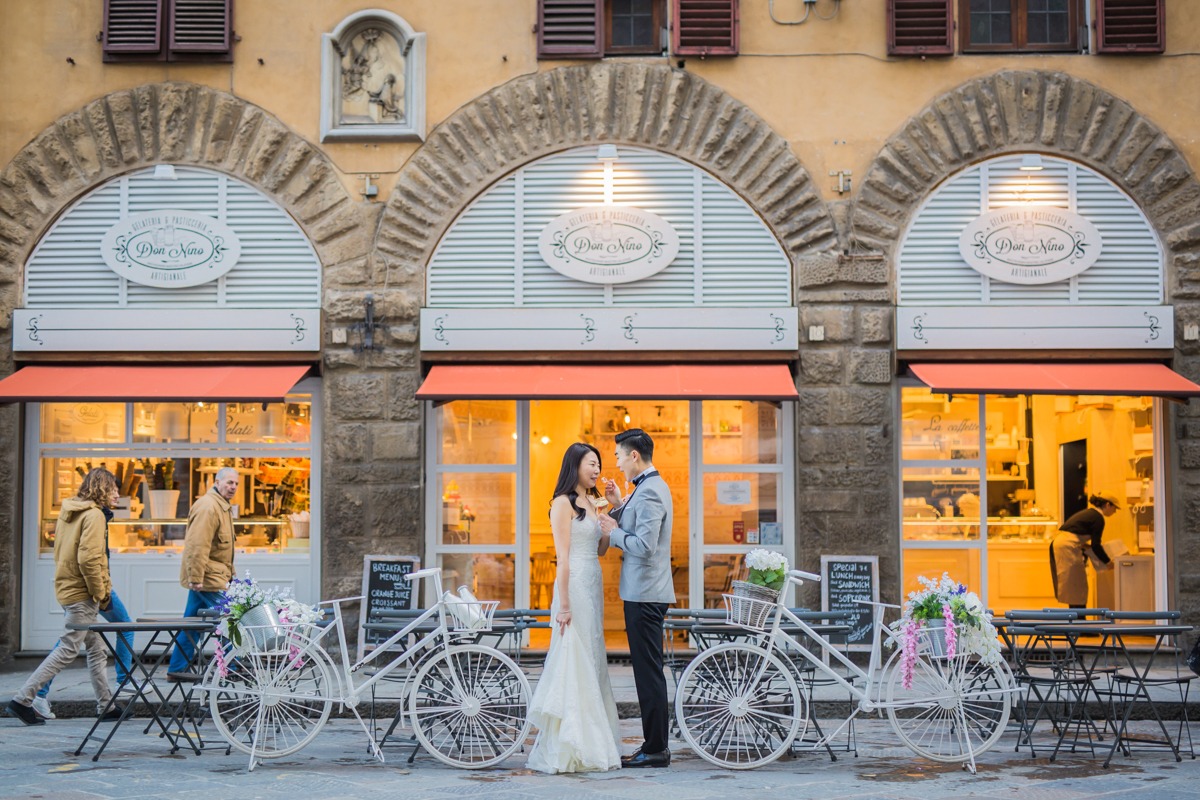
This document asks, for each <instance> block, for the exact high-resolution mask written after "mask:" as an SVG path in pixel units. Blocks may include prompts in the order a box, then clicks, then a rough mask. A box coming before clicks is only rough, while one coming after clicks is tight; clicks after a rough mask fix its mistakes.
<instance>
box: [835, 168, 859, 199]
mask: <svg viewBox="0 0 1200 800" xmlns="http://www.w3.org/2000/svg"><path fill="white" fill-rule="evenodd" d="M853 174H854V173H853V172H851V171H850V170H848V169H836V170H835V169H831V170H829V177H831V178H837V183H835V184H834V185H833V190H834V191H835V192H837V193H838V194H846V193H847V192H849V191H850V186H851V181H850V176H851V175H853Z"/></svg>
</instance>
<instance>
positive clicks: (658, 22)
mask: <svg viewBox="0 0 1200 800" xmlns="http://www.w3.org/2000/svg"><path fill="white" fill-rule="evenodd" d="M738 14H739V3H738V0H672V2H671V19H672V23H671V26H670V27H671V49H672V52H674V53H676V54H678V55H695V56H701V57H705V56H724V55H736V54H737V50H738V30H739V19H738ZM665 28H666V2H665V0H539V2H538V26H537V30H538V57H539V58H563V57H568V58H600V57H602V56H606V55H607V56H617V55H660V54H661V53H662V52H663V50H664V48H665V37H664V32H665Z"/></svg>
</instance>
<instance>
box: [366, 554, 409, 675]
mask: <svg viewBox="0 0 1200 800" xmlns="http://www.w3.org/2000/svg"><path fill="white" fill-rule="evenodd" d="M420 568H421V559H420V558H418V557H417V556H363V577H362V594H363V601H362V605H361V606H360V609H361V610H360V611H359V614H358V622H359V626H358V653H359V658H361V657H362V655H363V654H364V653H366V652H367V651H368V650H372V649H374V648H375V647H376V646H377V645H380V644H383V643H384V642H386V641H387V640H388V639H389V638H391V637H390V635H389V634H388V633H387V632H386V631H367V630H363V627H362V626H363V624H364V623H366V622H367V621H368V620H372V621H374V619H375V615H376V614H377V613H378V612H380V611H404V610H408V609H411V608H414V607H416V604H417V603H416V601H417V597H416V594H415V592H414V589H416V588H418V587H414V586H413V585H412V583H411V582H409V581H408V580H407V579H406V578H405V577H404V576H405V575H407V574H409V573H410V572H416V571H417V570H418V569H420Z"/></svg>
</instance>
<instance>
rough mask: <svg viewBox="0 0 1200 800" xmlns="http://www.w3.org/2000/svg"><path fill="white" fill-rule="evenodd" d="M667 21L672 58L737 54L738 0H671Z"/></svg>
mask: <svg viewBox="0 0 1200 800" xmlns="http://www.w3.org/2000/svg"><path fill="white" fill-rule="evenodd" d="M671 19H672V25H671V50H672V51H673V52H674V53H675V54H676V55H681V56H701V57H704V56H736V55H737V52H738V19H739V15H738V0H673V2H672V9H671Z"/></svg>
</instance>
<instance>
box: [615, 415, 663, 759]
mask: <svg viewBox="0 0 1200 800" xmlns="http://www.w3.org/2000/svg"><path fill="white" fill-rule="evenodd" d="M653 457H654V441H653V440H652V439H651V438H650V437H649V436H648V435H647V434H646V432H645V431H643V430H641V429H639V428H633V429H631V430H627V431H623V432H622V433H618V434H617V468H618V469H620V470H621V472H623V473H625V478H626V480H629V481H632V482H633V486H634V488H633V491H632V492H631V493H630V495H629V497H628V498H626V500H625V502H624V503H623V504H622V502H621V493H620V491H618V490H617V485H616V483H614V482H613V481H611V480H608V479H605V481H604V496H605V497H606V498H607V499H608V502H610V503H612V507H613V510H612V511H611V512H609V514H610V515H611V516H609V515H601V517H600V528H601V530H602V531H603V532H604V533H607V534H609V537H610V544H611V545H612V546H613V547H616V548H619V549H620V550H621V552H622V553H623V554H624V558H623V561H622V563H621V599H622V600H624V601H625V632H626V634H627V635H628V636H629V655H630V660H631V661H632V662H633V681H634V685H635V686H636V687H637V696H638V704H639V705H640V706H641V710H642V737H643V742H642V746H641V747H639V748H638V749H637V751H636V752H635V753H634V754H633V755H631V756H626V757H624V758H622V759H621V765H622V766H625V767H666V766H669V765H670V763H671V751H670V750H669V749H668V748H667V733H668V719H669V717H668V706H667V679H666V677H664V675H663V618H664V617H665V616H666V614H667V606H668V605H670V604H671V603H674V602H675V587H674V585H673V584H672V582H671V514H672V509H671V491H670V489H668V488H667V483H666V481H664V480H663V479H662V476H661V475H659V474H658V470H656V469H655V468H654V464H653V462H652V459H653Z"/></svg>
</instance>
